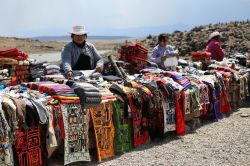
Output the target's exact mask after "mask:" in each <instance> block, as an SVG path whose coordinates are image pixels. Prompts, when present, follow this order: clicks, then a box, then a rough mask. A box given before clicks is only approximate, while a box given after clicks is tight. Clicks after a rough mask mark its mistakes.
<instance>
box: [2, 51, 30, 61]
mask: <svg viewBox="0 0 250 166" xmlns="http://www.w3.org/2000/svg"><path fill="white" fill-rule="evenodd" d="M0 58H12V59H16V60H26V59H28V54H26V53H24V52H21V51H19V50H18V49H17V48H13V49H9V50H0Z"/></svg>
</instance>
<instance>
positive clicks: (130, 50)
mask: <svg viewBox="0 0 250 166" xmlns="http://www.w3.org/2000/svg"><path fill="white" fill-rule="evenodd" d="M119 59H120V60H123V61H125V62H129V63H131V62H133V60H142V61H143V60H147V59H148V50H147V49H146V48H144V47H143V46H142V45H140V44H138V43H136V44H131V45H124V46H122V47H121V51H120V58H119Z"/></svg>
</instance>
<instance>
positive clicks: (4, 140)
mask: <svg viewBox="0 0 250 166" xmlns="http://www.w3.org/2000/svg"><path fill="white" fill-rule="evenodd" d="M10 131H11V128H10V126H9V124H8V122H7V120H6V118H5V115H4V112H3V110H2V109H1V108H0V140H1V142H0V165H3V166H4V165H6V166H13V165H14V160H13V152H12V145H11V142H10V141H11V140H10V138H9V135H10Z"/></svg>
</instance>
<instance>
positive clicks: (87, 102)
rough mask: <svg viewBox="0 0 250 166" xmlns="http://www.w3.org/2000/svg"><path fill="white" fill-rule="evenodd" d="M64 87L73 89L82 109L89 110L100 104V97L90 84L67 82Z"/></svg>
mask: <svg viewBox="0 0 250 166" xmlns="http://www.w3.org/2000/svg"><path fill="white" fill-rule="evenodd" d="M66 85H69V86H70V87H71V88H73V89H74V91H75V93H76V94H77V95H78V96H79V97H80V103H81V105H82V107H83V108H91V107H94V106H97V105H99V104H100V103H101V102H102V95H101V94H100V92H99V90H98V89H97V88H96V87H94V86H93V85H92V84H89V83H79V82H73V81H67V82H66Z"/></svg>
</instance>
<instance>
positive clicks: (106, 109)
mask: <svg viewBox="0 0 250 166" xmlns="http://www.w3.org/2000/svg"><path fill="white" fill-rule="evenodd" d="M89 110H90V115H91V119H92V121H93V124H94V131H95V139H96V146H97V155H98V160H99V161H101V160H103V159H106V158H110V157H112V156H114V154H115V153H114V136H115V131H114V126H113V120H112V114H113V109H112V102H105V103H102V104H100V105H98V106H95V107H93V108H90V109H89Z"/></svg>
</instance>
